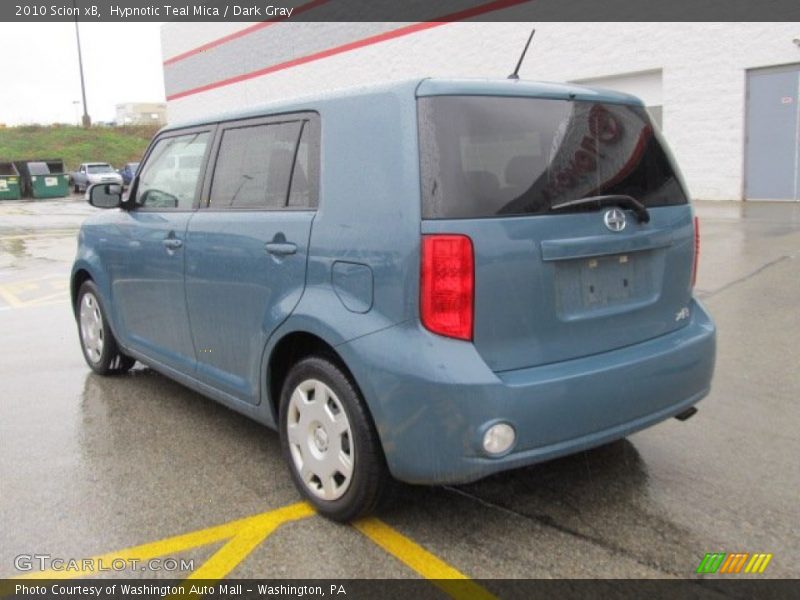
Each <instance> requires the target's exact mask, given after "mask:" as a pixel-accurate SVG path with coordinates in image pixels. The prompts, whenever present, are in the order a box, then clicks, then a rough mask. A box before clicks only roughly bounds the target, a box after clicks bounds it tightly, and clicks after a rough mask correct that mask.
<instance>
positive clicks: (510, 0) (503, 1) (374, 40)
mask: <svg viewBox="0 0 800 600" xmlns="http://www.w3.org/2000/svg"><path fill="white" fill-rule="evenodd" d="M530 1H531V0H494V1H493V2H487V3H486V4H481V5H479V6H475V7H473V8H469V9H466V10H462V11H459V12H455V13H452V14H449V15H446V16H444V17H441V20H438V21H425V22H422V23H415V24H414V25H406V26H405V27H400V28H398V29H393V30H392V31H387V32H384V33H380V34H378V35H373V36H369V37H366V38H363V39H360V40H356V41H354V42H349V43H347V44H343V45H341V46H335V47H333V48H328V49H327V50H322V51H320V52H315V53H314V54H309V55H307V56H301V57H300V58H295V59H292V60H288V61H285V62H282V63H278V64H275V65H270V66H268V67H264V68H262V69H257V70H255V71H250V72H248V73H243V74H241V75H236V76H235V77H229V78H227V79H221V80H219V81H214V82H212V83H207V84H205V85H201V86H199V87H196V88H191V89H188V90H184V91H182V92H177V93H175V94H171V95H169V96H167V100H177V99H179V98H185V97H186V96H192V95H194V94H200V93H202V92H207V91H209V90H213V89H216V88H220V87H225V86H228V85H233V84H234V83H240V82H242V81H247V80H248V79H255V78H256V77H262V76H264V75H269V74H270V73H275V72H277V71H284V70H286V69H291V68H293V67H297V66H300V65H304V64H308V63H311V62H315V61H318V60H322V59H323V58H328V57H329V56H335V55H337V54H344V53H345V52H351V51H352V50H358V49H359V48H364V47H366V46H372V45H374V44H380V43H381V42H386V41H389V40H393V39H396V38H399V37H403V36H406V35H410V34H412V33H416V32H418V31H424V30H426V29H433V28H434V27H439V26H440V25H447V24H448V23H453V22H456V21H464V20H467V19H471V18H473V17H477V16H480V15H482V14H486V13H489V12H494V11H497V10H503V9H506V8H510V7H512V6H516V5H518V4H523V3H525V2H530ZM303 6H307V5H303ZM270 24H271V23H270ZM257 25H260V26H266V25H265V24H263V23H258V24H257ZM261 28H262V27H258V29H261ZM248 30H249V31H248ZM252 31H256V26H253V27H250V28H248V29H246V30H242V31H241V32H237V33H241V34H242V35H246V34H247V33H251V32H252ZM244 32H247V33H244ZM232 35H234V34H232ZM228 37H230V36H228ZM237 37H241V36H237ZM220 39H221V40H222V39H225V38H220ZM226 41H227V40H226ZM216 42H220V43H224V42H221V41H220V40H216V41H215V42H211V44H214V45H219V44H217V43H216ZM201 48H202V46H201ZM196 50H197V51H198V52H202V50H200V49H196ZM192 52H193V53H196V52H195V51H192ZM175 58H176V59H177V58H178V57H175ZM170 60H173V59H170ZM165 64H166V63H165Z"/></svg>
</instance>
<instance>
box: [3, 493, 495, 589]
mask: <svg viewBox="0 0 800 600" xmlns="http://www.w3.org/2000/svg"><path fill="white" fill-rule="evenodd" d="M314 514H316V513H315V512H314V509H313V508H312V507H311V506H310V505H309V504H307V503H305V502H299V503H297V504H290V505H289V506H285V507H283V508H278V509H276V510H272V511H268V512H264V513H261V514H257V515H253V516H250V517H245V518H243V519H237V520H235V521H230V522H229V523H224V524H222V525H216V526H213V527H207V528H205V529H200V530H197V531H192V532H190V533H184V534H181V535H176V536H172V537H169V538H166V539H163V540H158V541H155V542H149V543H146V544H140V545H138V546H132V547H130V548H125V549H123V550H117V551H116V552H108V553H106V554H102V555H100V556H95V557H93V558H91V559H87V560H85V561H83V560H82V561H78V563H77V565H76V566H77V568H75V569H74V570H69V571H66V570H55V569H48V570H46V571H38V572H35V573H26V574H25V575H21V576H17V577H12V578H11V579H72V578H76V577H85V576H89V575H96V574H97V571H96V570H95V569H94V568H93V567H94V566H96V565H101V564H102V565H109V564H112V563H113V562H114V561H115V560H117V561H119V560H124V561H131V560H136V561H139V562H144V561H148V560H150V559H153V558H157V557H161V556H167V555H169V556H175V555H176V554H178V553H180V552H184V551H187V550H192V549H194V548H200V547H203V546H207V545H210V544H214V543H218V542H222V541H225V542H226V543H225V544H224V545H223V546H222V547H220V548H219V549H218V550H217V551H216V552H215V553H214V554H212V555H211V557H210V558H209V559H208V560H206V561H205V562H204V563H203V564H202V565H200V567H198V568H197V569H195V570H194V571H193V572H192V573H191V574H190V575H189V576H188V577H187V578H186V580H187V581H188V580H205V581H210V580H219V579H224V578H225V577H227V576H228V575H229V574H230V573H231V572H232V571H233V570H234V569H235V568H236V567H237V566H238V565H239V564H241V562H242V561H243V560H245V559H246V558H247V557H248V556H249V555H250V553H251V552H252V551H253V550H255V548H257V547H258V545H259V544H261V543H262V542H263V541H264V540H265V539H266V538H267V537H269V536H270V534H272V533H273V532H274V531H275V529H277V528H278V527H280V526H281V525H283V524H285V523H289V522H292V521H298V520H301V519H305V518H307V517H311V516H313V515H314ZM353 526H354V527H355V528H356V529H357V530H358V531H360V532H361V533H363V534H364V535H365V536H366V537H367V538H369V539H370V540H371V541H372V542H374V543H375V544H377V545H378V546H379V547H380V548H382V549H383V550H384V551H386V552H387V553H389V554H391V555H392V556H394V557H395V558H397V559H398V560H399V561H400V562H402V563H403V564H405V565H406V566H408V567H409V568H411V569H412V570H413V571H415V572H417V573H418V574H419V575H421V576H422V577H424V578H426V579H429V580H431V583H432V584H434V585H435V586H437V587H438V588H439V589H440V590H442V591H443V592H445V593H446V594H448V595H449V596H451V597H452V598H456V599H457V600H460V599H462V598H464V599H467V598H469V599H470V600H472V599H478V600H497V599H496V597H495V596H493V595H492V594H491V593H489V592H488V591H487V590H486V589H484V588H483V587H481V586H480V585H478V584H477V583H475V582H474V581H472V580H471V579H469V578H468V577H467V576H466V575H464V574H463V573H462V572H461V571H459V570H457V569H456V568H454V567H452V566H450V565H449V564H447V563H446V562H444V561H443V560H442V559H440V558H439V557H437V556H436V555H434V554H432V553H431V552H428V551H427V550H425V549H424V548H423V547H422V546H420V545H419V544H417V543H415V542H414V541H412V540H411V539H409V538H407V537H406V536H404V535H403V534H401V533H400V532H398V531H396V530H395V529H392V528H391V527H389V526H388V525H387V524H386V523H383V522H382V521H379V520H378V519H375V518H369V519H363V520H361V521H358V522H357V523H354V524H353Z"/></svg>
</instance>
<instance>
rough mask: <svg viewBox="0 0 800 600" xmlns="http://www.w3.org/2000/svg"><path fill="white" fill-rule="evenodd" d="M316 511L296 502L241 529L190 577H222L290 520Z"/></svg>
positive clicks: (301, 517)
mask: <svg viewBox="0 0 800 600" xmlns="http://www.w3.org/2000/svg"><path fill="white" fill-rule="evenodd" d="M313 514H315V513H314V510H313V509H312V508H311V506H309V505H308V504H305V503H299V504H292V505H291V506H287V507H286V508H282V509H279V510H276V511H272V512H269V513H264V514H263V515H262V516H261V518H260V519H258V520H257V521H254V522H253V523H252V524H248V525H247V526H245V527H242V529H241V530H240V532H239V533H238V534H237V535H236V536H234V538H233V539H232V540H230V541H229V542H228V543H227V544H225V545H224V546H223V547H222V548H220V549H219V550H217V552H216V553H214V555H213V556H212V557H211V558H209V559H208V560H207V561H206V562H205V563H203V564H202V565H200V568H198V569H195V571H194V572H193V573H192V574H191V575H189V577H187V579H222V578H224V577H226V576H227V575H228V573H230V572H231V571H233V569H234V568H235V567H236V565H238V564H239V563H240V562H242V561H243V560H244V559H245V558H247V555H249V554H250V553H251V552H252V551H253V550H255V549H256V547H257V546H258V545H259V544H260V543H261V542H263V541H264V540H265V539H266V538H267V537H268V536H269V535H270V534H271V533H272V532H273V531H275V529H277V528H278V527H279V526H280V525H283V524H284V523H288V522H289V521H297V520H299V519H304V518H306V517H310V516H312V515H313Z"/></svg>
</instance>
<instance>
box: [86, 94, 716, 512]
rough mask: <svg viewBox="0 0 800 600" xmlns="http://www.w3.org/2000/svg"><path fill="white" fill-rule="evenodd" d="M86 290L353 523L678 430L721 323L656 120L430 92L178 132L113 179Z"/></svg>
mask: <svg viewBox="0 0 800 600" xmlns="http://www.w3.org/2000/svg"><path fill="white" fill-rule="evenodd" d="M90 201H91V203H92V204H93V205H95V206H97V207H102V208H110V209H112V210H108V211H103V212H102V213H98V214H97V215H95V216H93V217H91V218H89V219H88V220H87V221H86V222H85V223H84V225H83V227H82V228H81V231H80V235H79V247H78V254H77V258H76V260H75V264H74V267H73V270H72V279H71V292H72V303H73V307H74V312H75V317H76V319H77V323H78V329H79V332H80V341H81V345H82V348H83V353H84V356H85V358H86V361H87V363H88V364H89V367H91V368H92V369H93V370H94V371H96V372H97V373H100V374H103V375H105V374H111V373H120V372H124V371H126V370H128V369H130V368H131V366H132V365H133V364H134V362H135V361H137V360H138V361H140V362H142V363H144V364H145V365H148V366H149V367H151V368H152V369H155V370H157V371H159V372H161V373H163V374H164V375H166V376H167V377H170V378H173V379H175V380H177V381H179V382H181V383H182V384H184V385H186V386H188V387H190V388H192V389H194V390H196V391H198V392H199V393H201V394H203V395H206V396H208V397H210V398H213V399H214V400H217V401H219V402H221V403H222V404H224V405H225V406H228V407H230V408H232V409H234V410H236V411H239V412H241V413H243V414H245V415H247V416H249V417H251V418H253V419H256V420H257V421H260V422H261V423H264V424H265V425H267V426H269V427H272V428H274V429H277V430H279V431H280V436H281V442H282V448H283V453H284V455H285V459H286V462H287V463H288V465H289V469H290V472H291V474H292V477H293V479H294V481H295V483H296V484H297V487H298V489H299V490H300V491H301V492H302V494H304V495H305V496H306V497H307V498H308V499H309V500H310V502H311V503H313V505H314V506H315V507H316V509H317V510H318V511H319V512H320V513H322V514H324V515H326V516H328V517H330V518H333V519H336V520H341V521H347V520H350V519H353V518H356V517H358V516H360V515H363V514H366V513H367V512H369V511H370V510H372V509H373V508H374V507H375V506H376V504H377V503H378V501H379V499H380V497H381V493H382V491H383V490H385V489H386V487H387V485H388V483H389V482H390V478H391V477H393V478H395V479H397V480H401V481H405V482H410V483H417V484H443V483H463V482H469V481H474V480H476V479H479V478H481V477H485V476H486V475H489V474H491V473H496V472H498V471H504V470H507V469H513V468H516V467H521V466H524V465H530V464H533V463H536V462H540V461H544V460H548V459H551V458H554V457H557V456H562V455H565V454H569V453H573V452H577V451H580V450H583V449H586V448H591V447H593V446H598V445H600V444H605V443H607V442H609V441H612V440H615V439H619V438H622V437H624V436H627V435H629V434H631V433H633V432H635V431H638V430H640V429H643V428H645V427H648V426H650V425H653V424H655V423H658V422H660V421H663V420H664V419H667V418H669V417H678V418H679V419H681V420H684V419H686V418H688V417H689V416H691V415H692V414H693V413H694V412H695V410H696V409H695V408H694V405H695V404H696V403H697V402H698V401H699V400H700V399H701V398H703V397H704V396H705V395H706V394H707V393H708V391H709V386H710V383H711V377H712V372H713V369H714V358H715V329H714V325H713V323H712V321H711V319H710V317H709V315H708V314H707V313H706V311H705V310H704V309H703V307H702V306H701V305H700V303H699V302H698V301H697V300H696V299H695V298H694V297H693V287H694V282H695V275H696V271H697V257H698V250H699V243H698V227H697V220H696V219H695V218H694V216H693V211H692V208H691V205H690V204H689V200H688V196H687V192H686V187H685V185H684V183H683V181H682V179H681V176H680V175H679V172H678V169H677V167H676V165H675V162H674V160H673V158H672V156H671V154H670V152H669V150H668V149H667V146H666V144H665V142H664V140H663V138H662V136H661V133H660V132H659V131H658V129H657V128H656V127H655V126H654V125H653V123H652V121H651V120H650V118H649V117H648V114H647V112H646V110H645V108H644V106H643V105H642V103H641V101H639V100H638V99H636V98H634V97H632V96H628V95H624V94H618V93H615V92H610V91H602V90H595V89H589V88H585V87H578V86H572V85H558V84H545V83H535V82H527V81H513V80H449V79H423V80H417V81H410V82H401V83H392V84H386V85H382V86H376V87H369V88H363V89H357V90H351V91H346V92H337V93H328V94H325V95H319V96H316V97H310V98H304V99H301V100H296V101H287V102H283V103H278V104H273V105H269V106H265V107H262V108H260V109H257V110H251V111H249V112H246V113H241V114H235V115H226V116H221V117H218V118H213V119H205V120H202V121H197V122H194V123H187V124H183V125H175V126H169V127H167V128H165V129H163V130H162V131H161V132H159V133H158V134H157V135H156V137H155V138H154V140H153V142H152V143H151V145H150V147H149V149H148V150H147V152H146V154H145V156H144V159H143V162H142V166H141V168H140V169H139V170H138V172H137V175H136V177H135V178H134V180H133V182H132V185H131V189H130V193H129V194H128V195H127V196H126V197H123V196H122V194H121V190H120V188H119V186H118V185H113V184H100V185H97V186H95V187H93V188H92V189H91V191H90Z"/></svg>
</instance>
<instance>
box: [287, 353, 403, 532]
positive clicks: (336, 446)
mask: <svg viewBox="0 0 800 600" xmlns="http://www.w3.org/2000/svg"><path fill="white" fill-rule="evenodd" d="M279 419H280V434H281V448H282V450H283V455H284V458H285V460H286V462H287V464H288V466H289V471H290V472H291V474H292V479H293V480H294V483H295V485H296V486H297V489H298V490H300V493H302V494H303V495H304V496H305V497H306V498H307V499H308V501H309V502H310V503H311V504H313V505H314V507H315V508H316V509H317V511H318V512H319V513H320V514H322V515H323V516H325V517H328V518H329V519H332V520H334V521H340V522H348V521H351V520H353V519H356V518H358V517H361V516H364V515H366V514H368V513H370V512H371V511H373V510H374V509H375V508H376V507H377V506H378V504H379V503H380V500H381V496H382V494H383V492H384V490H385V488H386V486H387V484H388V471H387V469H386V464H385V459H384V456H383V451H382V449H381V445H380V442H379V440H378V435H377V433H376V431H375V427H374V426H373V424H372V419H371V418H370V415H369V412H368V411H367V408H366V405H365V403H364V400H363V398H362V397H361V394H360V392H359V391H358V389H357V388H356V386H355V385H354V384H353V382H352V381H351V379H350V378H349V377H348V376H347V374H346V373H345V372H344V371H343V370H342V369H341V368H340V367H339V366H338V365H337V364H335V363H334V362H332V361H331V360H329V359H327V358H323V357H319V356H312V357H309V358H306V359H304V360H302V361H300V362H299V363H297V364H296V365H294V367H292V369H291V370H290V371H289V374H288V376H287V377H286V381H285V382H284V385H283V390H282V392H281V404H280V416H279Z"/></svg>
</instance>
